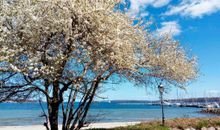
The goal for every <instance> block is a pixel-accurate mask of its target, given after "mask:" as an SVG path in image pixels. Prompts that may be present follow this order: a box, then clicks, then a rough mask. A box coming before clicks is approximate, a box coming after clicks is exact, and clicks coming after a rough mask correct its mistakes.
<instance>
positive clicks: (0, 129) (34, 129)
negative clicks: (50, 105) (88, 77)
mask: <svg viewBox="0 0 220 130" xmlns="http://www.w3.org/2000/svg"><path fill="white" fill-rule="evenodd" d="M138 123H140V122H111V123H93V124H90V125H89V126H88V127H84V128H82V129H90V128H114V127H120V126H128V125H135V124H138ZM0 130H46V129H45V127H44V126H42V125H32V126H0ZM60 130H61V126H60Z"/></svg>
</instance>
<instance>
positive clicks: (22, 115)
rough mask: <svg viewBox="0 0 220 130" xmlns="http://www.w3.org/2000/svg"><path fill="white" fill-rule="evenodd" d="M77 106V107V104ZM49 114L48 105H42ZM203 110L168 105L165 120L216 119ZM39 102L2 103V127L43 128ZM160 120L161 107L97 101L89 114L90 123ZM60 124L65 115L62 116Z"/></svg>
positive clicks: (0, 116)
mask: <svg viewBox="0 0 220 130" xmlns="http://www.w3.org/2000/svg"><path fill="white" fill-rule="evenodd" d="M76 105H77V104H76ZM43 107H44V109H45V111H46V103H43ZM200 110H201V108H191V107H173V106H172V107H171V106H165V108H164V111H165V118H191V117H214V116H217V115H213V114H202V113H199V111H200ZM40 115H42V109H41V107H40V105H39V103H2V104H0V126H18V125H19V126H23V125H41V124H43V123H44V121H45V118H44V117H40ZM160 118H161V107H160V106H154V105H148V104H145V103H120V102H111V103H109V102H97V103H93V104H92V106H91V109H90V111H89V114H88V121H91V122H126V121H147V120H154V119H160ZM59 121H60V122H61V121H62V116H61V115H59Z"/></svg>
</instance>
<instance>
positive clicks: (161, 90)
mask: <svg viewBox="0 0 220 130" xmlns="http://www.w3.org/2000/svg"><path fill="white" fill-rule="evenodd" d="M158 89H159V92H160V93H163V92H164V86H163V85H162V84H160V85H158Z"/></svg>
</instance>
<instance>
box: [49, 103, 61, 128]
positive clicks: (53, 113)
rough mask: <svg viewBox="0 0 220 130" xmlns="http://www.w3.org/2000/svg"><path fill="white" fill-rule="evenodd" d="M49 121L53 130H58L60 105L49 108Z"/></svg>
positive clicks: (56, 104)
mask: <svg viewBox="0 0 220 130" xmlns="http://www.w3.org/2000/svg"><path fill="white" fill-rule="evenodd" d="M49 107H50V108H49V121H50V128H51V130H58V111H59V104H58V103H55V104H50V106H49Z"/></svg>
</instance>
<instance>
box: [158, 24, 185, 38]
mask: <svg viewBox="0 0 220 130" xmlns="http://www.w3.org/2000/svg"><path fill="white" fill-rule="evenodd" d="M161 25H162V27H161V28H159V29H158V30H157V31H156V35H157V36H160V35H164V34H169V35H172V36H177V35H179V34H180V33H181V28H180V25H179V24H178V23H177V21H169V22H162V23H161Z"/></svg>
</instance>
